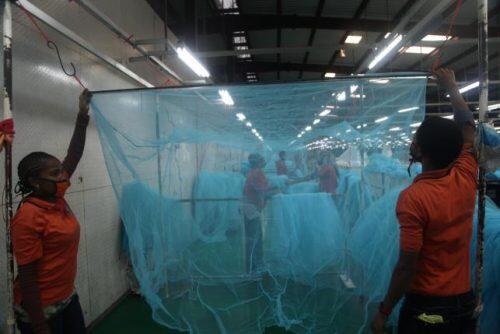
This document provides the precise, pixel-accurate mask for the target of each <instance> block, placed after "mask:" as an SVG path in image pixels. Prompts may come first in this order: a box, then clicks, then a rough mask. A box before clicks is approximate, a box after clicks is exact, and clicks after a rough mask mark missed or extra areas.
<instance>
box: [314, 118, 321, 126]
mask: <svg viewBox="0 0 500 334" xmlns="http://www.w3.org/2000/svg"><path fill="white" fill-rule="evenodd" d="M319 122H321V120H320V119H319V118H316V119H315V120H314V122H313V124H314V125H316V124H318V123H319Z"/></svg>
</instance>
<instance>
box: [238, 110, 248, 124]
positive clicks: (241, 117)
mask: <svg viewBox="0 0 500 334" xmlns="http://www.w3.org/2000/svg"><path fill="white" fill-rule="evenodd" d="M236 117H237V118H238V120H239V121H242V122H243V121H244V120H246V119H247V117H246V116H245V115H244V114H242V113H240V112H239V113H237V114H236Z"/></svg>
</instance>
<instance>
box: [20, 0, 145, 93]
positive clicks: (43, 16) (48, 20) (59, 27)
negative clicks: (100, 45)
mask: <svg viewBox="0 0 500 334" xmlns="http://www.w3.org/2000/svg"><path fill="white" fill-rule="evenodd" d="M17 2H18V4H20V5H21V6H23V7H24V9H26V10H27V11H28V12H30V13H31V14H32V15H33V16H35V17H36V18H37V19H39V20H40V21H42V22H43V23H45V24H47V25H48V26H50V27H51V28H52V29H54V30H56V31H58V32H59V33H61V34H62V35H64V36H65V37H66V38H68V39H69V40H71V41H73V42H74V43H76V44H78V45H79V46H80V47H82V48H84V49H85V50H87V51H88V52H90V53H91V54H93V55H94V56H96V57H97V58H99V59H101V60H102V61H104V62H105V63H107V64H108V65H110V66H112V67H113V68H115V69H116V70H118V71H120V72H121V73H123V74H125V75H126V76H128V77H129V78H131V79H133V80H134V81H136V82H138V83H140V84H141V85H144V86H146V87H150V88H151V87H154V86H153V85H152V84H151V83H150V82H148V81H146V80H145V79H143V78H142V77H140V76H139V75H137V74H136V73H134V72H133V71H131V70H130V69H128V68H127V67H125V66H123V65H122V64H120V63H119V62H117V61H116V60H114V59H113V58H111V57H109V56H107V55H105V54H104V53H102V52H100V51H98V50H97V49H96V48H95V47H94V46H92V44H90V43H89V42H88V41H86V40H84V39H83V38H81V37H80V36H78V35H77V34H76V33H75V32H73V31H72V30H70V29H69V28H67V27H66V26H64V25H63V24H62V23H60V22H58V21H57V20H55V19H54V18H53V17H51V16H50V15H48V14H47V13H45V12H44V11H42V10H41V9H39V8H38V7H36V6H35V5H33V4H32V3H30V2H29V1H27V0H18V1H17Z"/></svg>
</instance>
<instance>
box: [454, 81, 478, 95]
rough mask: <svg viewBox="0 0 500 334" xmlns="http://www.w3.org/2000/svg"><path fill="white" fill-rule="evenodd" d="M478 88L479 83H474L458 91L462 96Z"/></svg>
mask: <svg viewBox="0 0 500 334" xmlns="http://www.w3.org/2000/svg"><path fill="white" fill-rule="evenodd" d="M477 87H479V81H476V82H473V83H471V84H470V85H467V86H465V87H462V88H460V89H459V90H458V91H459V92H460V94H462V93H465V92H468V91H469V90H472V89H474V88H477Z"/></svg>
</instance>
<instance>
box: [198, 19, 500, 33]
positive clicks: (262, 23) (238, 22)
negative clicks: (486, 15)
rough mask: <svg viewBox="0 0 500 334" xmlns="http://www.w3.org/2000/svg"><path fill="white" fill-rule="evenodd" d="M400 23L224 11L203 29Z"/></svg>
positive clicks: (373, 27)
mask: <svg viewBox="0 0 500 334" xmlns="http://www.w3.org/2000/svg"><path fill="white" fill-rule="evenodd" d="M395 26H396V23H395V22H394V21H387V20H380V19H358V20H355V19H352V18H345V17H319V18H316V17H315V16H297V15H279V16H278V15H260V14H246V15H243V14H242V15H223V16H219V17H216V18H208V19H206V29H205V30H204V32H203V33H206V34H215V33H220V32H221V31H224V30H226V29H229V30H232V31H239V30H243V31H251V30H275V29H278V27H279V28H281V29H313V28H314V27H316V29H326V30H350V31H364V32H380V33H384V34H385V33H386V32H387V31H388V30H391V29H392V28H394V27H395ZM447 31H448V25H446V24H444V25H441V26H440V27H438V28H436V29H434V30H433V33H435V34H446V32H447ZM454 32H455V35H457V36H459V37H463V38H474V37H476V36H477V28H476V27H474V28H473V27H471V26H469V25H465V26H464V25H456V26H455V27H454ZM489 33H490V35H491V37H495V36H500V27H493V26H490V28H489Z"/></svg>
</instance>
